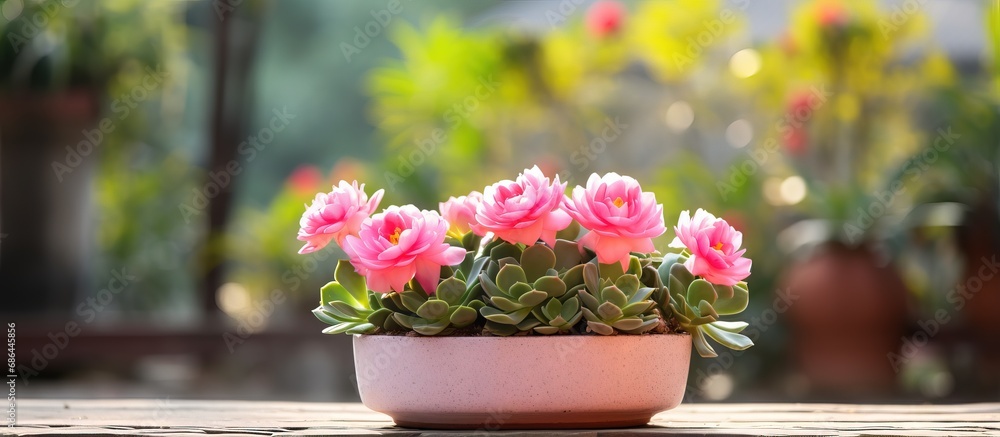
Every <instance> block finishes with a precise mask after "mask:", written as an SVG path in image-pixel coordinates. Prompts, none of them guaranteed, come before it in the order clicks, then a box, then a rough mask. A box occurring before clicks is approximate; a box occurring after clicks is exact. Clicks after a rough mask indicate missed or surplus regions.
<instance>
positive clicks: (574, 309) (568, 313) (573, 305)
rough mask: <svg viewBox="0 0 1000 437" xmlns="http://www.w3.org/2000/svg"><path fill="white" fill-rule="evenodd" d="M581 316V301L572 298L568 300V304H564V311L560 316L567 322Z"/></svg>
mask: <svg viewBox="0 0 1000 437" xmlns="http://www.w3.org/2000/svg"><path fill="white" fill-rule="evenodd" d="M579 314H580V300H579V299H577V298H576V297H571V298H569V299H567V300H566V302H563V304H562V311H560V312H559V315H560V316H562V318H564V319H566V320H571V319H573V317H575V316H578V315H579Z"/></svg>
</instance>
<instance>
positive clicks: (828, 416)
mask: <svg viewBox="0 0 1000 437" xmlns="http://www.w3.org/2000/svg"><path fill="white" fill-rule="evenodd" d="M3 434H4V435H24V436H45V435H53V436H55V435H60V436H62V435H95V436H117V435H169V436H171V437H174V436H179V435H206V434H208V435H213V436H219V435H239V436H272V435H275V436H317V435H359V436H361V435H387V436H395V437H402V436H421V437H427V436H462V435H469V431H426V430H412V429H405V428H397V427H395V426H393V424H392V421H391V419H390V418H389V417H388V416H386V415H384V414H381V413H376V412H374V411H371V410H369V409H367V408H365V407H364V406H363V405H361V404H358V403H307V402H244V401H181V400H172V399H162V400H156V399H129V400H34V399H28V400H20V401H19V402H18V427H15V428H4V429H3ZM480 434H484V433H480ZM489 434H490V435H498V436H526V437H530V436H551V435H558V436H563V437H568V436H573V437H578V436H579V437H584V436H586V437H590V436H595V437H596V436H600V437H604V436H614V437H619V436H653V435H760V434H767V435H816V434H820V435H870V434H878V435H1000V403H980V404H960V405H847V404H684V405H681V406H679V407H678V408H676V409H674V410H671V411H667V412H664V413H661V414H658V415H656V416H655V417H654V418H653V421H652V422H651V425H650V426H646V427H641V428H632V429H620V430H566V431H560V432H558V433H555V432H553V431H502V432H491V433H489Z"/></svg>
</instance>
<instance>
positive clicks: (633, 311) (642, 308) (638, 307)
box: [622, 300, 655, 317]
mask: <svg viewBox="0 0 1000 437" xmlns="http://www.w3.org/2000/svg"><path fill="white" fill-rule="evenodd" d="M653 305H655V303H654V302H652V301H648V300H647V301H642V302H635V303H630V304H628V305H626V306H624V307H622V315H624V316H625V317H632V316H637V315H639V314H642V313H644V312H646V311H647V310H649V309H650V308H652V306H653Z"/></svg>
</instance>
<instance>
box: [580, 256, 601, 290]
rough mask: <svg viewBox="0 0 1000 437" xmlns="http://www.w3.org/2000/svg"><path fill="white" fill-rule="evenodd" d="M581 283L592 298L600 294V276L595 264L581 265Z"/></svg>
mask: <svg viewBox="0 0 1000 437" xmlns="http://www.w3.org/2000/svg"><path fill="white" fill-rule="evenodd" d="M583 282H584V283H585V284H587V291H589V292H590V294H592V295H594V296H599V295H600V293H601V274H600V271H599V269H598V268H597V265H596V264H593V263H587V264H584V265H583Z"/></svg>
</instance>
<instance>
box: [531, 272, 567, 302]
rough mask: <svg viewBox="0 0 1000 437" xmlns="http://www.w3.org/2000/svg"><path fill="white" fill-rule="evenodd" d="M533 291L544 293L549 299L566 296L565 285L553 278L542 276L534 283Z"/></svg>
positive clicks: (560, 280)
mask: <svg viewBox="0 0 1000 437" xmlns="http://www.w3.org/2000/svg"><path fill="white" fill-rule="evenodd" d="M535 290H539V291H544V292H545V294H547V295H548V296H549V297H559V296H562V295H564V294H566V284H565V283H563V281H562V279H559V278H557V277H555V276H543V277H541V278H538V280H537V281H535Z"/></svg>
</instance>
